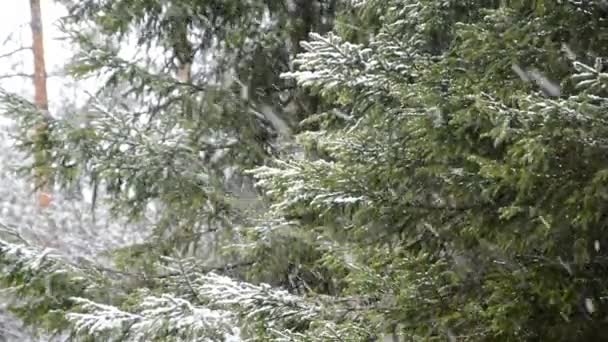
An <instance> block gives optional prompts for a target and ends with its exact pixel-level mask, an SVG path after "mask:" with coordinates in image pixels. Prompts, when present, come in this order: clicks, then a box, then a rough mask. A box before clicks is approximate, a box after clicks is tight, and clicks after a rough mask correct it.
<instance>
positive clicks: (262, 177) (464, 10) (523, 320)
mask: <svg viewBox="0 0 608 342" xmlns="http://www.w3.org/2000/svg"><path fill="white" fill-rule="evenodd" d="M163 4H164V3H163V2H162V1H158V2H156V1H134V0H121V1H114V2H109V1H108V2H105V1H98V0H97V1H93V0H89V1H84V2H78V3H77V4H76V3H75V4H74V7H73V11H72V13H73V14H74V16H73V17H71V18H68V20H66V25H67V26H69V25H75V26H76V27H79V28H81V29H80V30H79V31H78V33H77V34H76V32H74V31H70V32H72V33H74V37H75V39H76V40H75V41H76V42H78V44H79V45H80V46H81V47H83V50H82V51H81V53H80V54H79V55H78V56H77V57H78V58H77V59H76V60H75V63H74V66H73V70H74V71H75V72H76V73H77V74H80V75H82V74H88V73H95V72H103V73H105V75H106V77H107V78H106V80H107V81H108V84H107V85H108V87H107V88H106V89H104V90H105V91H107V90H108V89H112V91H115V92H119V93H120V94H121V95H122V97H123V98H122V99H121V98H119V100H120V101H118V103H114V102H112V101H110V100H109V98H111V97H110V96H109V94H108V93H104V92H100V94H99V95H98V99H96V100H95V101H94V102H93V103H92V105H94V106H92V108H94V110H91V111H90V113H87V115H89V116H87V124H86V125H82V126H76V127H75V126H74V125H73V121H71V120H55V121H53V122H51V125H50V127H51V134H50V136H51V141H50V142H49V145H48V148H49V149H50V151H51V154H50V155H51V156H52V158H53V160H52V161H50V163H51V164H49V165H51V166H52V168H53V173H54V174H55V175H56V177H57V179H58V180H59V183H60V184H64V185H66V186H68V185H69V184H71V183H72V182H75V181H80V180H81V179H82V177H89V178H90V179H91V180H92V181H93V184H94V186H95V187H97V186H103V187H104V191H105V192H106V193H107V194H108V195H109V197H108V198H106V199H107V200H108V201H109V202H110V203H111V204H113V205H114V209H115V210H116V211H117V212H122V213H128V214H130V215H131V217H132V218H133V219H134V220H137V219H138V218H139V217H140V215H141V214H143V213H145V212H146V210H148V209H147V208H148V206H149V205H150V204H151V203H153V204H155V205H157V208H159V209H158V210H160V212H161V213H162V215H161V218H160V219H159V220H158V222H156V223H155V224H154V225H153V226H154V231H153V234H152V236H153V238H151V239H150V240H149V241H147V242H146V243H144V244H141V245H138V246H133V247H132V248H126V249H121V250H120V251H118V252H116V253H115V254H116V256H117V258H116V259H117V265H118V268H108V267H102V266H100V265H96V264H94V263H91V264H87V263H69V262H67V261H66V260H65V259H64V258H62V257H60V256H53V255H50V254H47V253H46V252H42V251H40V250H38V248H37V247H36V246H24V245H22V244H21V243H20V242H18V241H4V242H2V243H1V244H0V265H1V268H0V274H1V275H2V280H3V281H4V284H5V285H7V286H9V287H14V291H15V293H16V294H19V295H20V297H19V298H22V300H23V301H24V302H25V303H29V304H26V305H30V306H29V308H30V309H29V311H24V310H21V311H20V310H19V309H17V310H16V312H17V313H19V314H20V315H19V316H20V317H22V318H23V319H24V320H25V321H26V322H28V323H33V324H38V325H39V327H41V328H43V329H49V330H51V331H63V332H68V333H71V334H72V336H74V337H82V338H95V339H97V340H98V339H100V338H102V339H103V340H110V341H150V340H163V341H164V340H175V341H194V340H200V341H207V340H254V341H268V340H272V341H294V340H295V341H331V340H335V341H373V340H379V339H381V338H383V337H385V336H387V335H393V337H394V338H398V337H401V338H403V339H405V340H414V341H418V340H446V339H448V340H451V341H461V340H462V341H485V340H488V341H520V340H550V341H573V340H601V339H602V338H603V336H604V335H605V334H606V333H608V327H607V326H606V312H607V310H608V303H606V296H607V294H608V289H607V288H606V286H605V283H606V280H608V278H607V277H608V276H607V274H608V273H607V272H606V271H607V269H606V260H607V258H606V253H605V252H604V250H605V249H606V247H605V246H607V244H608V241H607V239H606V238H605V237H604V236H603V235H604V234H603V228H605V227H606V224H607V223H608V220H607V218H606V215H605V214H604V212H605V211H606V208H605V206H606V197H607V195H606V194H607V189H606V185H607V180H608V172H607V171H606V170H607V169H606V167H607V166H608V159H607V158H606V156H607V155H608V154H607V153H606V152H607V149H608V145H607V142H606V138H605V137H606V135H607V133H608V121H606V120H605V118H604V113H605V112H606V110H607V109H608V94H607V92H606V86H607V85H608V81H607V80H608V76H607V75H608V74H607V73H606V72H605V66H604V64H605V60H604V58H603V57H605V56H608V51H605V50H606V49H608V44H607V43H608V41H607V40H608V35H607V34H606V33H608V26H607V22H608V8H606V6H605V5H604V3H603V2H602V1H558V0H542V1H541V0H539V1H523V0H522V1H495V0H487V1H447V0H446V1H443V0H441V1H439V0H382V1H381V0H367V1H365V0H363V1H354V0H353V1H349V2H342V3H341V4H340V5H339V6H338V5H337V4H336V3H334V2H326V1H318V2H317V1H315V2H311V3H309V4H311V5H310V6H303V5H302V4H303V3H299V2H285V3H283V2H278V1H277V2H274V1H248V2H245V1H228V2H226V1H224V2H221V3H219V2H218V3H214V2H208V1H206V2H202V1H200V2H199V1H186V0H180V1H175V2H172V5H163ZM281 5H284V7H282V6H281ZM298 6H300V7H299V8H298ZM305 9H307V10H308V11H309V12H306V13H309V14H310V13H311V12H310V11H312V10H311V9H315V11H317V12H315V13H316V16H313V17H314V18H316V19H314V20H313V19H311V18H310V17H308V16H306V15H303V13H304V12H302V11H304V10H305ZM327 11H329V12H333V11H337V12H336V13H338V14H337V18H336V19H335V20H333V14H331V13H330V14H329V17H330V18H329V19H328V18H326V17H325V16H324V15H326V12H327ZM324 13H325V14H324ZM262 18H266V19H262ZM301 18H308V19H306V20H309V19H310V20H309V21H308V23H307V24H302V22H301ZM84 24H86V25H91V27H93V28H95V29H96V30H97V29H100V30H99V31H94V30H91V31H90V32H91V34H89V33H88V32H89V31H87V30H85V29H83V27H84V26H83V25H84ZM298 25H304V26H305V28H304V29H296V28H295V27H298ZM330 26H332V27H331V31H329V32H325V31H327V30H328V29H329V28H330ZM309 30H312V31H320V32H318V33H315V32H313V33H311V34H310V35H308V38H307V41H304V42H302V44H301V47H302V49H303V50H302V51H300V53H298V54H297V55H294V52H297V49H296V48H295V47H294V45H293V43H294V42H293V40H294V39H301V38H303V37H304V35H303V34H302V32H308V31H309ZM83 32H84V33H83ZM93 32H97V33H96V34H97V36H96V35H94V34H93ZM99 32H101V33H99ZM190 35H192V37H190ZM127 37H135V40H136V41H137V42H138V44H139V45H140V46H141V47H145V48H148V49H150V50H147V51H148V52H149V51H151V49H153V48H154V49H160V50H161V51H164V52H165V53H168V54H169V55H168V57H167V58H166V59H163V61H164V62H162V63H161V62H159V61H151V60H145V61H144V60H141V61H138V62H134V61H133V59H131V57H129V58H124V57H121V51H119V50H120V48H119V47H120V46H121V44H124V42H125V41H126V40H127V39H128V38H127ZM184 38H187V39H186V40H183V39H184ZM193 42H195V43H193ZM99 44H101V45H99ZM104 44H105V45H104ZM252 51H256V52H257V53H252ZM278 51H283V52H282V53H281V54H279V52H278ZM197 53H198V54H197ZM203 55H204V56H206V57H204V56H203ZM193 56H198V57H196V58H202V59H199V60H198V62H197V60H196V58H195V57H193ZM209 56H212V58H211V57H209ZM279 56H285V57H284V58H283V57H279ZM210 58H211V59H210ZM281 58H283V59H281ZM285 58H286V59H285ZM278 60H280V61H281V62H285V65H282V66H278V65H275V64H273V63H274V62H277V61H278ZM289 60H291V63H292V66H291V67H289V65H288V64H287V61H289ZM175 61H177V62H175ZM203 61H209V65H212V67H205V68H203V66H207V64H205V63H204V62H203ZM174 62H175V63H174ZM197 63H198V64H197ZM189 65H192V66H193V68H192V69H191V70H192V72H191V73H190V72H187V73H186V74H188V75H186V76H187V77H183V71H184V67H187V66H189ZM197 65H198V67H197ZM258 68H261V69H258ZM186 71H187V70H186ZM174 72H177V73H178V74H179V75H178V77H171V76H169V75H171V74H172V73H174ZM227 78H231V79H233V80H234V81H231V82H226V79H227ZM257 82H259V83H257ZM294 82H295V83H296V84H297V86H298V87H300V89H299V90H293V89H291V85H292V84H293V83H294ZM125 89H126V90H125ZM123 90H125V92H122V91H123ZM285 96H288V97H291V98H297V99H298V100H297V101H299V102H300V103H304V104H303V105H301V106H299V109H297V110H294V109H293V106H291V105H288V104H286V103H285V101H284V100H283V98H284V97H285ZM3 100H4V102H3V103H4V105H5V109H7V113H8V114H11V115H12V116H13V117H14V118H16V119H18V120H20V122H21V126H20V127H21V129H22V130H23V131H22V133H23V134H22V135H21V137H22V142H24V144H23V145H22V146H23V147H25V148H26V149H27V147H28V146H32V145H31V144H30V143H31V142H29V141H27V135H26V133H27V130H28V129H29V128H31V127H32V125H34V124H35V121H36V120H37V116H36V113H35V111H34V110H31V108H32V107H31V106H29V107H28V104H27V102H25V101H23V100H20V99H17V98H16V97H15V96H13V95H7V96H5V97H4V99H3ZM293 101H296V100H293ZM292 104H293V103H292ZM273 107H274V109H272V108H273ZM296 122H297V123H298V124H297V125H296ZM292 132H295V133H297V134H296V136H295V143H296V144H297V146H298V147H300V149H299V150H298V151H295V152H294V150H293V149H291V148H288V147H292V146H291V144H292V143H293V141H290V140H291V138H292V136H291V133H292ZM220 151H221V152H220ZM246 169H249V171H247V172H245V170H246ZM231 170H232V171H231ZM230 174H235V175H237V176H236V179H238V183H239V184H246V183H247V181H248V180H249V179H250V177H251V178H253V179H254V180H255V186H256V187H257V189H258V190H259V191H260V195H259V196H258V195H257V194H255V193H254V191H253V190H251V189H249V190H248V191H245V192H247V196H243V193H240V194H237V195H236V196H235V195H234V194H233V195H229V194H228V192H233V193H234V190H231V189H234V184H235V178H230V177H228V175H230ZM254 198H255V205H254V206H255V208H253V209H255V210H252V208H251V207H252V205H251V203H249V201H248V200H249V199H254ZM243 202H248V203H247V204H246V205H244V204H243ZM244 207H246V208H244ZM208 233H213V234H210V235H209V234H208ZM210 236H213V238H211V237H210ZM218 236H221V237H222V239H219V240H218V239H217V237H218ZM201 246H205V247H201ZM215 246H220V247H221V248H219V249H215ZM210 250H212V252H211V253H210V252H209V251H210ZM220 251H221V252H222V253H220V254H218V253H219V252H220ZM134 265H135V266H134ZM31 303H35V306H33V305H34V304H31ZM26 307H27V306H26ZM31 308H35V311H32V309H31Z"/></svg>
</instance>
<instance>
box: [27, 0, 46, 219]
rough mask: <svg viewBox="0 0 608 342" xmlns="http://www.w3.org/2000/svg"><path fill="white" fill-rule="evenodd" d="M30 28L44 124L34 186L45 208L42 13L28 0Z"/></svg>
mask: <svg viewBox="0 0 608 342" xmlns="http://www.w3.org/2000/svg"><path fill="white" fill-rule="evenodd" d="M30 10H31V20H32V21H31V28H32V50H33V53H34V104H35V105H36V107H37V108H38V110H39V111H40V113H41V115H43V116H44V123H43V124H41V125H39V126H38V127H37V128H36V138H35V139H34V140H35V145H36V146H35V150H36V152H35V156H34V158H35V163H36V170H35V173H36V182H37V184H36V186H37V188H38V191H39V192H38V205H39V206H40V207H42V208H46V207H48V206H49V205H50V203H51V194H50V191H49V190H50V186H49V177H48V172H46V165H44V163H45V160H46V158H45V157H46V153H47V151H46V147H47V146H46V145H47V141H48V126H47V124H46V119H47V116H48V110H49V102H48V95H47V89H46V66H45V61H44V40H43V35H42V13H41V9H40V0H30Z"/></svg>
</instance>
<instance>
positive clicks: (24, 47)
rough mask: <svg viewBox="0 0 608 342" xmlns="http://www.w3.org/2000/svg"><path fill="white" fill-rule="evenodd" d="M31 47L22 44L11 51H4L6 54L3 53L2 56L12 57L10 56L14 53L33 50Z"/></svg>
mask: <svg viewBox="0 0 608 342" xmlns="http://www.w3.org/2000/svg"><path fill="white" fill-rule="evenodd" d="M31 49H32V47H31V46H22V47H20V48H17V49H15V50H13V51H11V52H7V53H4V54H1V55H0V58H6V57H10V56H12V55H14V54H16V53H18V52H21V51H25V50H31Z"/></svg>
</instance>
